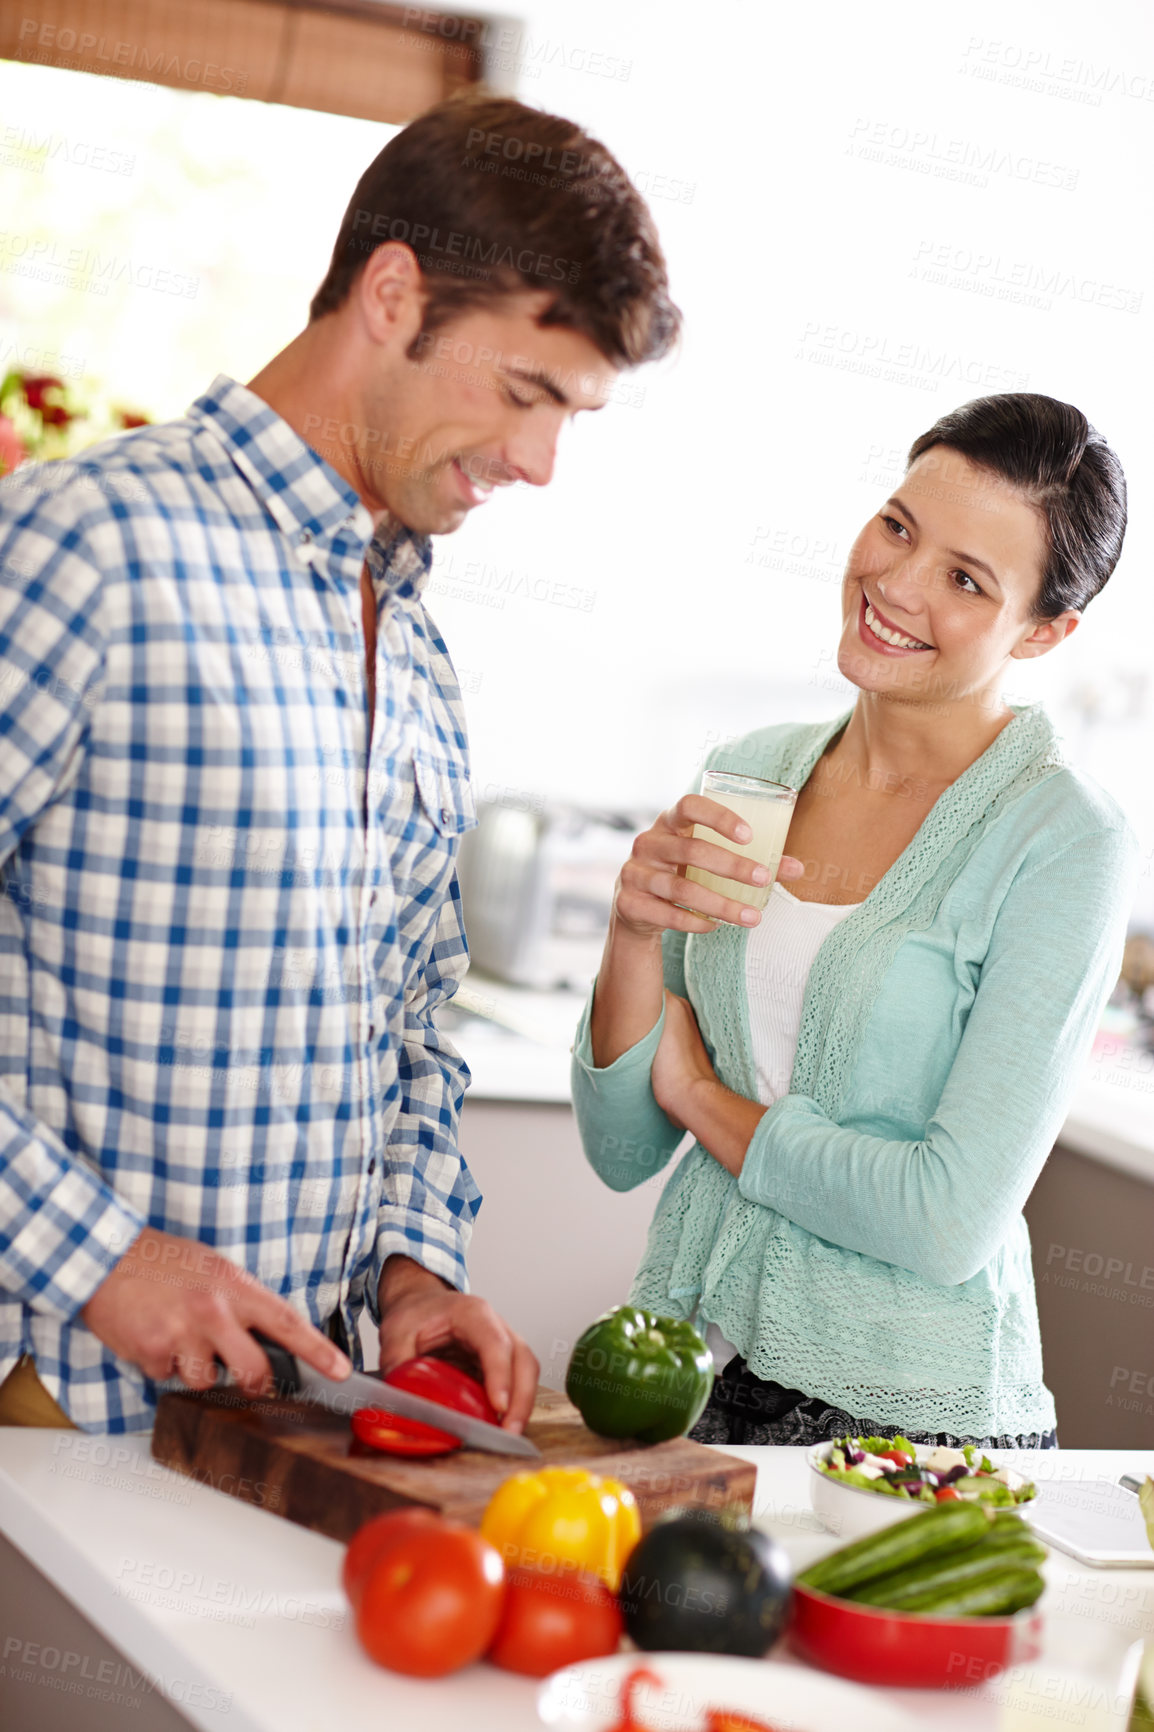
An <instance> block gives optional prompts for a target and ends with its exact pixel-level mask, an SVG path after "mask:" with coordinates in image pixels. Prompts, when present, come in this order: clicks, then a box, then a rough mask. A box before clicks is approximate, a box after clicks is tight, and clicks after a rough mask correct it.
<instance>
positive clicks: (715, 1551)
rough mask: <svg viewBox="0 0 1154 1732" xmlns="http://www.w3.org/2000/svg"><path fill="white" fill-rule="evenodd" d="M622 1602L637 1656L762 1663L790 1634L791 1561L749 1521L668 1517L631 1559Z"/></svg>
mask: <svg viewBox="0 0 1154 1732" xmlns="http://www.w3.org/2000/svg"><path fill="white" fill-rule="evenodd" d="M619 1597H620V1600H621V1609H622V1612H623V1613H624V1615H625V1628H626V1631H627V1633H628V1634H629V1636H630V1637H631V1638H632V1640H633V1641H634V1642H635V1643H636V1644H637V1646H638V1647H639V1648H644V1649H647V1650H649V1651H653V1650H656V1649H679V1650H682V1651H687V1652H693V1653H704V1654H742V1655H747V1656H751V1657H752V1658H754V1659H760V1658H761V1657H762V1655H763V1654H766V1653H768V1652H769V1649H770V1648H771V1647H772V1646H773V1644H774V1642H776V1640H777V1638H778V1637H779V1636H780V1635H781V1632H782V1630H783V1629H784V1627H785V1621H786V1616H787V1614H788V1611H789V1604H790V1568H789V1560H788V1559H787V1557H786V1555H785V1552H784V1551H783V1550H782V1548H781V1547H780V1546H779V1545H777V1544H776V1543H775V1542H774V1541H773V1540H771V1539H770V1538H769V1537H768V1535H766V1534H763V1533H759V1532H757V1530H756V1529H751V1528H749V1527H748V1526H747V1525H746V1524H745V1522H744V1519H741V1520H739V1519H737V1518H736V1517H733V1516H729V1515H725V1514H722V1513H719V1512H718V1511H716V1510H709V1509H693V1510H683V1511H681V1512H678V1513H676V1514H672V1515H669V1516H665V1517H663V1518H662V1520H660V1521H659V1522H657V1523H656V1524H655V1526H654V1527H652V1528H651V1529H650V1530H649V1532H648V1533H647V1534H646V1535H645V1537H644V1538H643V1539H642V1540H641V1541H640V1543H639V1544H638V1545H637V1547H636V1548H635V1550H634V1551H633V1552H632V1553H631V1555H630V1557H629V1560H628V1562H627V1563H626V1566H625V1572H624V1575H623V1576H622V1579H621V1587H620V1591H619Z"/></svg>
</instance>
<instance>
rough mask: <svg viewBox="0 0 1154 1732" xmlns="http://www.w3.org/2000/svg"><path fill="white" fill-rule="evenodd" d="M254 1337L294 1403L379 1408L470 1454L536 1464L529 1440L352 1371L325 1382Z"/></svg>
mask: <svg viewBox="0 0 1154 1732" xmlns="http://www.w3.org/2000/svg"><path fill="white" fill-rule="evenodd" d="M252 1334H253V1337H254V1339H255V1340H256V1341H258V1342H259V1343H260V1345H261V1347H263V1348H264V1351H265V1353H266V1354H267V1355H268V1362H269V1365H270V1367H271V1368H272V1376H273V1382H274V1384H275V1385H276V1392H277V1394H278V1395H280V1396H284V1397H286V1398H288V1399H290V1400H294V1401H311V1402H315V1403H316V1404H317V1406H318V1407H323V1408H326V1409H327V1410H328V1412H329V1413H343V1414H347V1415H348V1416H350V1417H351V1416H352V1415H353V1414H354V1413H355V1412H356V1411H357V1409H358V1408H361V1407H379V1408H382V1409H383V1410H384V1411H385V1412H386V1413H397V1414H400V1415H401V1417H402V1418H403V1419H418V1420H420V1421H421V1423H422V1424H423V1425H433V1426H436V1428H437V1430H438V1431H447V1432H449V1433H450V1434H451V1435H452V1436H453V1437H459V1438H460V1439H461V1442H462V1443H465V1444H468V1446H469V1448H470V1449H484V1450H488V1451H490V1453H492V1454H494V1455H519V1456H524V1457H525V1458H526V1459H529V1460H533V1461H537V1460H539V1459H540V1456H541V1451H540V1450H539V1449H538V1448H537V1445H536V1444H535V1443H532V1442H530V1440H529V1439H528V1438H527V1437H519V1436H518V1435H517V1433H516V1432H513V1431H505V1430H504V1429H503V1428H502V1427H501V1426H499V1425H490V1424H489V1423H488V1422H487V1421H486V1420H484V1419H474V1418H473V1416H472V1415H471V1414H468V1413H457V1412H455V1411H454V1409H453V1408H451V1407H443V1406H442V1405H441V1403H440V1402H439V1401H429V1400H428V1398H427V1397H426V1396H424V1395H413V1394H411V1393H410V1392H409V1390H407V1389H394V1388H393V1386H392V1384H390V1383H385V1382H383V1381H382V1380H381V1379H380V1378H379V1377H367V1376H366V1375H365V1373H364V1372H363V1371H353V1372H351V1373H350V1374H349V1376H348V1377H346V1378H344V1379H342V1380H341V1381H338V1380H337V1379H336V1378H335V1377H324V1376H322V1375H321V1373H320V1372H319V1371H314V1370H313V1368H312V1366H311V1365H306V1364H305V1363H304V1361H303V1360H300V1359H298V1358H297V1357H296V1355H295V1354H292V1353H290V1352H289V1351H288V1349H287V1348H286V1347H282V1346H281V1344H280V1342H279V1341H273V1340H272V1339H271V1337H269V1336H267V1335H265V1334H264V1333H263V1332H262V1331H260V1330H258V1329H254V1330H253V1331H252Z"/></svg>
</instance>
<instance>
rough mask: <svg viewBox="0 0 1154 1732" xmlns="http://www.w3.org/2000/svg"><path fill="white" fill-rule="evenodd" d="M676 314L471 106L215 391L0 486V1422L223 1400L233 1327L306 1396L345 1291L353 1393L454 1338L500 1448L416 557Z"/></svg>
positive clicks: (632, 235) (537, 464)
mask: <svg viewBox="0 0 1154 1732" xmlns="http://www.w3.org/2000/svg"><path fill="white" fill-rule="evenodd" d="M514 170H516V172H513V171H514ZM677 324H678V315H677V312H676V309H675V308H674V307H673V306H672V304H671V302H670V300H669V297H668V290H667V284H666V277H665V268H664V262H663V260H662V256H661V252H660V248H659V246H658V243H657V239H656V234H655V232H654V229H653V225H652V221H651V219H650V217H649V214H648V212H647V210H646V208H645V206H644V204H643V203H642V201H641V199H640V197H639V195H638V194H637V192H636V191H635V189H634V188H633V187H632V186H631V185H630V183H629V182H628V180H627V179H626V177H625V175H624V173H623V172H622V170H621V169H620V167H619V166H618V165H617V164H616V162H615V161H614V160H613V158H612V157H610V156H609V155H608V153H607V152H606V151H605V150H604V149H603V147H602V146H600V145H599V144H597V143H596V142H595V141H594V140H592V139H590V138H588V137H587V136H586V135H585V134H583V133H581V132H580V131H579V130H578V129H577V128H576V127H575V126H573V125H572V123H570V122H567V121H564V120H560V119H557V118H556V117H554V116H550V115H546V114H541V113H539V112H537V111H535V110H533V109H530V108H526V107H524V106H522V105H521V104H518V103H515V102H511V101H508V100H505V99H496V98H490V97H469V98H466V99H463V100H458V101H454V102H451V103H447V104H444V105H442V106H441V107H440V108H437V109H434V110H432V111H431V112H430V113H429V114H427V115H425V116H423V117H422V118H421V119H420V120H418V121H416V122H414V123H413V124H412V125H411V126H409V127H407V128H405V129H404V131H402V132H400V133H399V134H398V135H397V136H396V137H395V138H394V139H393V140H392V142H391V143H390V144H389V145H388V146H386V148H385V149H384V150H383V151H382V152H381V154H380V155H379V156H378V157H377V158H376V160H375V161H374V162H373V163H372V164H371V165H370V167H369V169H368V170H367V172H366V174H365V175H364V176H363V178H362V180H361V182H360V184H359V186H358V187H357V189H356V191H355V193H354V195H353V199H352V201H351V203H350V205H349V208H348V211H347V212H346V214H345V218H344V221H343V223H342V227H341V230H340V234H339V236H338V238H337V243H336V247H335V250H334V253H333V259H332V263H331V265H330V268H329V272H328V275H327V276H326V278H325V281H324V283H322V285H321V287H320V289H319V290H318V292H317V295H316V297H315V299H314V302H313V306H312V309H311V318H310V322H309V324H308V326H307V327H306V329H305V330H304V331H303V332H302V333H301V334H300V335H299V336H298V337H296V338H295V339H294V340H293V342H292V343H290V344H289V346H288V348H287V349H285V350H284V351H283V352H282V353H281V354H279V355H278V356H276V358H275V359H274V360H273V361H272V362H270V363H269V365H268V366H267V367H266V368H264V370H263V371H262V372H260V373H259V374H258V375H257V376H256V378H255V379H253V380H252V381H251V382H250V383H249V385H248V386H244V385H241V384H238V383H237V382H235V381H234V380H231V379H228V378H225V377H220V378H218V379H217V380H215V381H214V383H213V384H212V385H211V386H210V388H209V389H208V391H206V392H205V394H204V395H203V396H202V397H200V398H199V399H198V400H197V402H196V403H194V404H193V406H192V408H191V409H190V410H189V412H188V415H187V416H186V417H185V418H184V419H183V420H180V421H176V422H172V423H170V424H168V425H166V426H160V427H148V428H144V429H141V430H140V431H138V432H134V433H131V434H127V435H125V436H123V437H121V438H118V439H115V440H112V441H110V442H108V443H107V444H105V445H102V446H99V447H97V448H96V449H95V450H92V451H89V452H86V453H85V454H84V455H83V457H82V458H79V459H76V460H74V461H70V462H65V463H58V464H47V465H27V466H25V467H24V468H21V469H18V470H16V471H15V472H14V473H13V474H12V475H11V476H9V477H8V478H7V479H6V480H5V481H4V482H3V483H2V484H0V878H2V888H3V892H4V894H3V895H2V896H0V957H2V960H0V1422H3V1421H7V1422H9V1423H12V1422H23V1423H40V1424H67V1423H69V1422H71V1423H74V1424H76V1425H79V1426H82V1427H85V1428H87V1429H91V1430H110V1431H132V1430H138V1429H141V1428H144V1427H147V1426H148V1425H150V1424H151V1419H152V1410H153V1404H154V1400H155V1383H156V1381H157V1380H160V1379H164V1378H168V1377H171V1376H174V1375H175V1376H179V1377H181V1378H182V1379H183V1381H184V1382H185V1383H186V1384H187V1385H189V1386H190V1387H193V1388H201V1387H205V1386H206V1385H208V1384H209V1383H211V1382H212V1381H213V1379H214V1367H213V1360H214V1355H215V1356H219V1357H220V1358H221V1359H222V1360H223V1361H224V1362H225V1364H226V1365H228V1366H229V1367H230V1368H231V1370H232V1371H233V1372H234V1373H235V1374H236V1376H237V1378H238V1379H239V1380H240V1382H241V1383H242V1385H243V1386H244V1387H245V1388H248V1389H250V1390H256V1389H259V1388H260V1387H261V1386H262V1385H263V1381H264V1378H265V1376H266V1374H267V1361H266V1360H265V1357H264V1354H263V1352H262V1351H261V1349H260V1348H259V1347H258V1346H257V1344H256V1343H255V1342H254V1340H253V1339H252V1337H251V1335H250V1334H249V1330H250V1329H252V1328H261V1329H263V1330H266V1331H267V1332H268V1333H269V1334H270V1335H272V1336H274V1337H275V1338H276V1339H278V1340H279V1341H281V1342H283V1343H284V1345H285V1346H287V1347H288V1348H290V1349H291V1350H293V1351H294V1352H296V1353H297V1354H299V1355H300V1356H301V1357H302V1358H304V1359H305V1360H307V1361H308V1362H309V1363H310V1364H311V1365H313V1366H315V1367H316V1368H317V1369H318V1370H321V1371H324V1372H327V1373H328V1374H329V1375H335V1376H340V1375H342V1374H343V1373H344V1372H345V1371H346V1370H347V1368H348V1360H347V1358H346V1356H345V1354H344V1353H343V1352H342V1351H341V1350H340V1348H339V1347H338V1346H337V1345H336V1344H335V1343H336V1342H344V1343H345V1344H346V1345H350V1344H351V1350H352V1351H353V1352H354V1353H355V1352H356V1351H357V1339H358V1336H357V1320H358V1317H359V1315H360V1313H361V1311H362V1309H363V1308H364V1306H366V1305H367V1306H368V1307H369V1310H370V1313H371V1314H372V1316H373V1318H374V1320H375V1321H376V1322H377V1323H378V1324H379V1330H380V1342H381V1361H382V1365H383V1367H384V1368H385V1369H388V1368H389V1367H390V1366H391V1365H394V1364H396V1363H398V1362H400V1361H401V1360H403V1359H406V1358H408V1357H410V1356H411V1355H413V1354H415V1353H419V1352H427V1351H430V1350H432V1349H436V1348H444V1347H447V1346H449V1345H450V1344H455V1345H456V1346H457V1348H458V1349H462V1350H465V1351H467V1352H469V1353H471V1354H473V1355H475V1357H476V1358H477V1360H479V1362H480V1365H481V1368H482V1371H483V1374H484V1378H485V1383H486V1387H487V1390H488V1393H489V1395H490V1398H491V1399H492V1401H493V1403H494V1405H495V1406H496V1408H497V1409H498V1411H499V1412H500V1413H501V1414H502V1415H503V1422H504V1423H505V1424H506V1425H507V1426H509V1427H510V1428H511V1429H513V1430H519V1429H520V1428H521V1427H522V1425H523V1424H524V1421H525V1419H526V1418H527V1416H528V1414H529V1411H530V1409H531V1406H532V1400H533V1396H534V1393H535V1389H536V1375H537V1365H536V1361H535V1360H534V1358H533V1355H532V1353H531V1352H530V1351H529V1348H528V1347H527V1345H526V1344H525V1342H524V1341H522V1340H521V1339H520V1338H519V1337H518V1336H517V1335H515V1334H514V1333H513V1331H512V1330H511V1329H510V1328H509V1327H508V1326H507V1325H506V1324H505V1323H504V1322H503V1321H502V1319H501V1318H500V1317H499V1316H498V1315H497V1314H496V1312H494V1311H493V1309H492V1307H491V1306H489V1305H488V1304H487V1303H486V1302H485V1301H484V1300H483V1299H481V1298H479V1297H477V1296H476V1295H472V1294H470V1293H469V1292H468V1288H467V1278H466V1273H465V1253H466V1248H467V1245H468V1240H469V1234H470V1231H471V1226H472V1222H473V1218H474V1216H475V1214H476V1210H477V1206H478V1204H479V1202H480V1197H479V1194H478V1192H477V1189H476V1186H475V1185H474V1183H473V1180H472V1178H471V1177H470V1175H469V1172H468V1170H467V1168H466V1166H465V1164H464V1161H463V1160H462V1158H461V1155H460V1152H459V1149H458V1146H457V1126H458V1115H459V1111H460V1106H461V1100H462V1097H463V1093H464V1088H465V1084H466V1082H467V1080H468V1078H467V1071H466V1069H465V1066H464V1065H463V1063H462V1062H461V1060H460V1059H459V1058H458V1056H457V1055H456V1053H455V1052H454V1050H453V1048H452V1046H451V1045H450V1044H449V1043H448V1042H447V1041H446V1040H445V1039H443V1038H442V1037H441V1036H440V1035H439V1034H438V1032H437V1028H436V1023H435V1012H436V1010H437V1007H438V1006H439V1005H441V1004H443V1003H444V1002H445V1001H446V1000H447V999H448V998H449V997H451V995H452V993H453V992H454V990H455V989H456V985H457V983H458V981H459V980H460V978H461V976H462V974H463V972H464V970H465V967H466V963H467V951H466V945H465V935H464V930H463V927H462V923H461V913H460V898H459V895H458V891H457V884H456V877H455V870H454V860H455V855H456V850H457V845H458V840H459V837H460V835H461V833H462V832H463V831H464V830H466V829H468V828H469V827H470V825H471V824H472V823H473V822H474V821H475V819H474V814H473V807H472V802H471V796H470V792H469V780H468V760H467V747H466V738H465V722H464V716H463V713H462V708H461V699H460V690H459V687H458V684H457V681H456V678H455V676H454V673H453V669H452V665H451V663H450V661H449V657H448V653H447V651H446V649H445V646H444V644H443V643H442V641H441V639H440V637H439V635H438V633H437V631H436V628H435V626H434V625H433V623H432V621H431V620H430V619H429V616H428V614H427V613H426V612H425V609H424V605H423V602H422V599H421V596H422V589H423V587H424V584H425V581H426V579H427V577H428V572H429V564H430V542H429V537H430V536H431V535H434V534H445V533H449V532H451V531H452V530H454V529H456V528H458V527H459V525H460V524H461V523H462V522H463V521H464V519H465V516H466V514H467V513H468V512H469V511H470V510H472V509H473V508H474V507H475V506H477V505H479V504H480V503H481V502H482V500H483V499H484V498H485V497H486V496H487V494H488V493H489V491H490V490H491V488H492V487H494V486H506V485H509V484H511V483H512V482H515V481H524V482H527V483H529V484H531V485H534V486H543V485H545V483H547V482H548V481H549V479H550V476H551V474H552V469H553V460H554V453H555V446H556V440H557V435H558V432H559V430H560V428H561V426H562V424H563V423H564V422H565V421H566V420H567V419H568V418H569V417H570V416H572V415H573V414H575V413H578V412H580V411H581V410H592V409H596V408H598V407H600V406H601V405H602V404H603V403H604V401H605V400H606V397H607V395H608V394H609V391H610V389H611V387H612V385H613V382H614V380H615V378H616V377H617V375H618V374H619V373H620V372H621V371H623V370H625V369H627V368H630V367H634V366H637V365H639V364H640V363H642V362H644V361H647V360H650V359H653V358H655V357H656V356H658V355H660V354H662V353H664V352H665V351H666V350H667V349H668V347H669V346H670V345H671V343H672V341H673V339H674V337H675V334H676V329H677Z"/></svg>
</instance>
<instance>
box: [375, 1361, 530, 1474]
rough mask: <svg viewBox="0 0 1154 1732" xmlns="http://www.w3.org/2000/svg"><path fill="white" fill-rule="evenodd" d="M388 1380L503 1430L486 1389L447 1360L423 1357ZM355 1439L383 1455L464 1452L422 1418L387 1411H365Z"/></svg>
mask: <svg viewBox="0 0 1154 1732" xmlns="http://www.w3.org/2000/svg"><path fill="white" fill-rule="evenodd" d="M384 1381H385V1382H386V1383H389V1384H392V1386H393V1387H394V1388H395V1389H407V1390H408V1391H409V1392H410V1393H411V1394H412V1395H423V1396H424V1397H425V1398H426V1400H428V1401H439V1402H440V1404H441V1406H442V1407H449V1408H452V1410H453V1412H454V1413H467V1414H469V1416H470V1417H471V1418H473V1419H483V1420H486V1421H487V1422H488V1424H489V1425H500V1423H501V1419H500V1415H499V1414H498V1413H497V1411H496V1409H495V1408H494V1407H493V1405H492V1403H491V1402H490V1400H489V1397H488V1396H487V1395H486V1394H485V1391H484V1388H483V1387H482V1385H481V1384H480V1383H478V1382H477V1380H476V1378H475V1377H470V1376H468V1374H467V1373H466V1372H464V1371H460V1370H458V1368H457V1367H456V1366H455V1365H450V1364H449V1363H448V1361H447V1360H444V1359H435V1358H432V1357H431V1356H427V1355H421V1356H420V1357H418V1358H416V1359H406V1360H405V1361H404V1363H403V1364H401V1365H394V1366H393V1369H392V1370H391V1371H390V1372H388V1373H386V1375H385V1378H384ZM352 1427H353V1436H354V1437H355V1438H356V1440H357V1442H358V1443H361V1444H364V1445H365V1446H366V1447H367V1448H369V1449H380V1450H384V1451H385V1452H386V1453H387V1454H389V1455H414V1456H420V1455H448V1454H449V1452H450V1451H451V1450H454V1449H461V1448H462V1447H463V1445H462V1442H461V1439H460V1438H459V1437H454V1436H453V1434H452V1432H449V1431H440V1430H438V1429H437V1427H436V1426H432V1425H425V1424H423V1423H422V1422H421V1421H420V1420H419V1419H407V1418H406V1417H405V1416H404V1415H403V1414H400V1413H390V1412H389V1411H388V1409H387V1408H383V1407H362V1408H359V1409H358V1410H357V1412H356V1413H354V1414H353V1416H352Z"/></svg>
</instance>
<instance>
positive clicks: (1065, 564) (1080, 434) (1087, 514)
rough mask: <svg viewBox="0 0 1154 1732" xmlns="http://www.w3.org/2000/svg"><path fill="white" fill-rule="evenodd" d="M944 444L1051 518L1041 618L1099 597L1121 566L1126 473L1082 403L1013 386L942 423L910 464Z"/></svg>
mask: <svg viewBox="0 0 1154 1732" xmlns="http://www.w3.org/2000/svg"><path fill="white" fill-rule="evenodd" d="M935 445H945V446H947V447H948V448H949V449H950V450H951V451H957V452H960V454H961V455H962V456H963V457H968V458H969V460H970V462H971V463H976V464H977V465H978V467H979V468H981V469H988V470H991V471H992V472H993V474H995V475H1000V476H1001V477H1002V478H1003V480H1005V481H1008V482H1010V484H1011V485H1012V486H1014V487H1016V488H1017V489H1018V490H1019V491H1020V492H1021V493H1022V494H1023V495H1024V497H1025V498H1026V499H1027V500H1028V501H1029V502H1030V504H1031V505H1035V506H1037V508H1038V509H1039V510H1040V511H1041V513H1042V515H1043V516H1044V518H1045V520H1046V531H1047V553H1046V559H1045V563H1044V565H1043V569H1042V587H1041V589H1040V590H1039V592H1038V599H1037V601H1036V602H1035V603H1034V613H1035V615H1036V617H1037V618H1039V619H1055V618H1056V617H1057V615H1058V614H1060V613H1065V612H1066V610H1067V608H1072V609H1074V610H1076V611H1077V612H1081V610H1082V609H1083V608H1084V607H1086V606H1087V605H1088V603H1090V602H1091V601H1093V599H1094V597H1095V596H1096V595H1097V593H1098V591H1099V590H1100V589H1101V588H1102V587H1103V586H1104V584H1105V582H1106V580H1107V578H1108V577H1109V576H1110V573H1111V572H1112V571H1113V569H1114V567H1115V566H1116V565H1117V563H1118V558H1119V555H1120V554H1121V552H1122V537H1123V536H1124V535H1125V533H1126V477H1125V476H1124V475H1123V473H1122V465H1121V464H1120V463H1119V461H1118V459H1117V457H1116V456H1115V455H1114V453H1113V451H1112V450H1111V449H1110V447H1109V445H1107V443H1106V441H1105V440H1104V439H1103V437H1102V435H1101V434H1100V433H1098V432H1096V431H1095V429H1094V428H1093V427H1091V425H1090V423H1089V422H1088V421H1087V419H1086V417H1085V416H1084V415H1083V413H1082V411H1081V410H1080V409H1075V408H1074V406H1073V404H1071V403H1059V402H1058V401H1057V400H1056V399H1055V398H1053V397H1040V396H1038V395H1037V394H1036V393H1035V392H1033V391H1010V392H1007V393H1006V394H1005V395H1004V396H1000V397H977V398H975V400H974V401H973V402H972V403H963V404H962V407H961V408H960V409H955V410H953V411H952V412H951V413H950V414H948V415H943V416H942V418H941V420H940V421H935V422H934V425H933V426H932V427H931V428H930V430H929V432H928V433H923V434H922V435H921V436H920V438H917V439H915V440H914V442H913V444H912V445H911V446H910V455H909V461H910V462H911V463H913V462H915V461H916V460H917V458H919V457H920V456H921V455H922V453H923V452H924V451H929V450H930V449H931V448H932V447H933V446H935Z"/></svg>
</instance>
